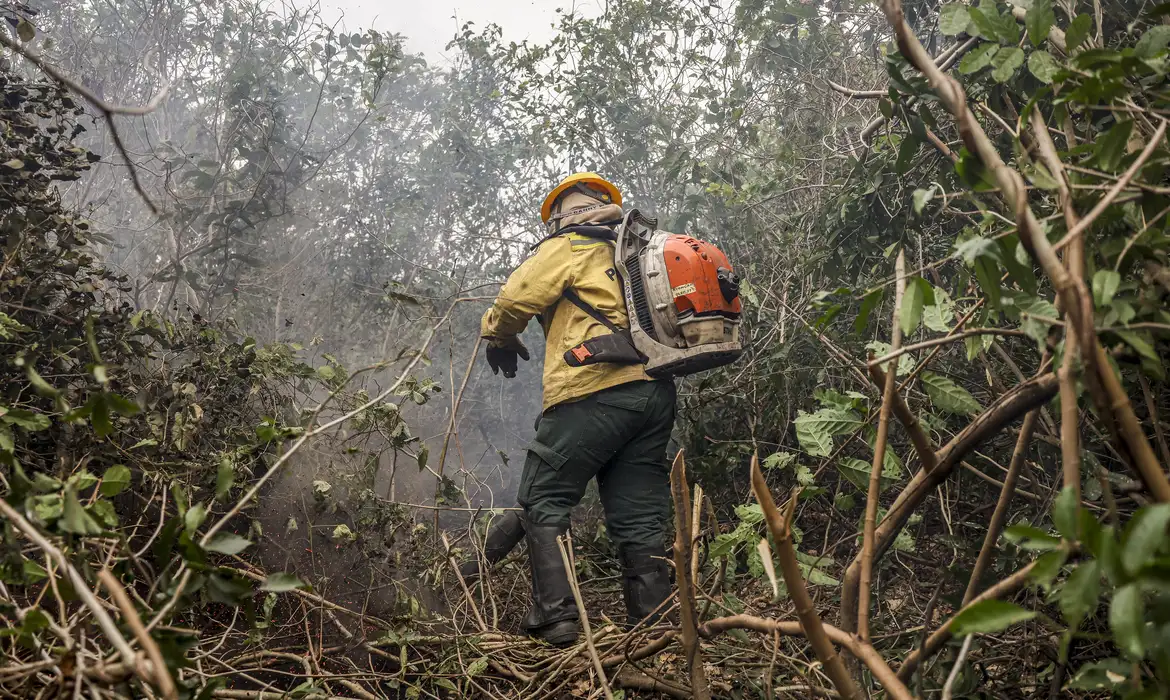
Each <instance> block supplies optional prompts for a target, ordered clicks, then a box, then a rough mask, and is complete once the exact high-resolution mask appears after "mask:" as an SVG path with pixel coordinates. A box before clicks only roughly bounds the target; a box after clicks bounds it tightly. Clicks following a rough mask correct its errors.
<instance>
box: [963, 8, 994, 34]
mask: <svg viewBox="0 0 1170 700" xmlns="http://www.w3.org/2000/svg"><path fill="white" fill-rule="evenodd" d="M967 14H968V15H969V16H970V17H971V24H972V26H973V28H974V29H975V31H976V32H977V33H978V34H979V36H981V37H983V38H984V39H987V40H988V41H999V28H998V24H999V23H998V22H997V21H996V20H997V19H998V18H999V13H998V12H997V11H996V9H995V8H994V7H991V8H990V9H989V10H988V8H987V6H986V5H984V6H983V7H978V8H975V7H972V8H969V9H968V10H967Z"/></svg>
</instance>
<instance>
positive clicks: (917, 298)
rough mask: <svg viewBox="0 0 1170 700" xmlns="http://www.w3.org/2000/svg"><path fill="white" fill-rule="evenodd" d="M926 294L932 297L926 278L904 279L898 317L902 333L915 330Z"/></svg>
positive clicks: (932, 293)
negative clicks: (900, 308) (904, 287)
mask: <svg viewBox="0 0 1170 700" xmlns="http://www.w3.org/2000/svg"><path fill="white" fill-rule="evenodd" d="M928 294H929V295H930V297H931V298H932V299H933V297H934V290H933V289H931V286H930V283H929V282H927V281H926V280H924V279H922V278H921V277H911V278H910V279H908V280H906V293H905V294H903V295H902V310H901V312H900V316H899V319H898V321H899V324H900V325H901V326H902V332H903V333H904V334H906V335H910V334H911V333H913V332H914V331H915V330H917V328H918V324H919V323H920V322H921V321H922V307H923V305H924V304H925V303H926V297H927V295H928Z"/></svg>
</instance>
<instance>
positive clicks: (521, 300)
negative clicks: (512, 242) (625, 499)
mask: <svg viewBox="0 0 1170 700" xmlns="http://www.w3.org/2000/svg"><path fill="white" fill-rule="evenodd" d="M619 217H621V208H620V207H618V206H617V205H608V206H605V207H601V208H600V209H596V210H593V211H590V212H588V213H586V214H581V215H578V216H572V217H567V218H566V219H564V220H563V222H562V223H561V225H562V226H567V225H570V224H575V223H590V222H598V221H609V220H612V219H616V218H619ZM577 219H580V220H577ZM569 287H572V288H573V289H574V290H575V291H576V292H577V294H578V295H579V296H580V297H581V299H582V300H584V301H586V302H588V303H589V304H591V305H593V307H594V308H596V309H598V310H599V311H601V313H603V314H605V316H606V318H608V319H609V320H610V321H612V322H613V323H614V324H615V325H617V326H619V327H621V328H628V327H629V320H628V318H627V317H626V304H625V300H624V298H623V295H622V289H621V285H619V284H618V282H617V272H616V271H615V269H614V265H613V243H610V242H609V241H604V240H598V239H595V238H588V237H585V236H582V235H580V234H576V233H569V234H566V235H562V236H557V237H556V238H551V239H549V240H547V241H545V242H543V243H541V244H540V247H538V248H537V249H536V252H535V253H534V254H533V255H532V257H530V258H528V259H527V260H525V261H524V262H523V263H522V264H521V265H520V267H518V268H516V271H515V272H513V273H512V275H511V276H510V277H508V281H507V282H505V283H504V286H503V288H502V289H500V293H499V295H498V296H497V297H496V300H495V302H493V303H492V306H491V308H490V309H488V310H487V313H485V314H484V316H483V322H482V323H481V326H480V335H482V336H483V337H484V339H486V340H488V341H489V342H490V343H492V344H493V345H497V346H507V345H508V344H510V343H515V342H516V340H517V336H518V335H519V334H520V333H521V332H522V331H523V330H524V328H525V326H527V325H528V321H529V320H530V319H532V318H533V317H534V316H537V315H539V316H540V317H541V322H542V325H543V327H544V336H545V343H544V409H545V410H547V409H548V408H550V407H551V406H555V405H557V404H559V403H565V402H567V401H576V400H577V399H582V398H584V397H586V396H588V395H590V394H593V393H595V392H597V391H600V390H602V389H607V388H609V387H611V386H617V385H618V384H625V383H627V382H635V381H642V380H649V379H650V376H649V375H647V374H646V372H645V371H644V370H643V369H642V366H641V365H618V364H613V363H604V362H602V363H598V364H594V365H585V366H583V367H570V366H569V365H568V364H567V363H566V362H565V359H564V354H565V351H566V350H568V349H569V348H572V347H575V346H576V345H578V344H580V343H582V342H584V341H586V340H588V339H590V338H595V337H597V336H599V335H605V334H606V333H609V329H607V328H606V327H605V326H603V325H602V324H600V323H598V322H597V321H595V320H594V319H592V318H590V316H589V315H588V314H586V313H585V312H584V311H582V310H581V309H579V308H577V307H576V306H574V305H573V303H572V302H570V301H568V300H567V299H565V298H564V297H563V296H562V294H563V293H564V291H565V289H567V288H569Z"/></svg>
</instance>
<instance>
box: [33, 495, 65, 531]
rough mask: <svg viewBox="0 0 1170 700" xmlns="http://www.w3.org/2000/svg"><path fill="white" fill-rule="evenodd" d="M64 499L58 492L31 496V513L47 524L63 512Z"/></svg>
mask: <svg viewBox="0 0 1170 700" xmlns="http://www.w3.org/2000/svg"><path fill="white" fill-rule="evenodd" d="M64 505H65V504H64V501H63V499H62V498H61V494H59V493H50V494H42V495H39V496H33V499H32V508H31V510H32V514H33V516H35V517H36V519H37V520H39V521H41V522H42V523H44V524H46V525H48V524H49V523H51V522H53V521H54V520H57V519H58V518H60V517H61V515H62V513H64Z"/></svg>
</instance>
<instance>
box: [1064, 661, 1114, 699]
mask: <svg viewBox="0 0 1170 700" xmlns="http://www.w3.org/2000/svg"><path fill="white" fill-rule="evenodd" d="M1129 673H1130V663H1129V662H1126V661H1124V660H1122V659H1118V658H1116V657H1112V658H1108V659H1102V660H1101V661H1094V662H1093V663H1088V664H1085V665H1084V666H1081V670H1080V671H1077V675H1076V676H1074V677H1073V679H1072V681H1070V682H1069V684H1068V685H1067V686H1065V687H1066V689H1067V690H1089V691H1093V690H1105V691H1107V692H1108V694H1109V695H1110V696H1113V690H1114V689H1116V688H1117V687H1119V686H1120V685H1121V684H1122V683H1124V682H1125V681H1126V679H1128V678H1129ZM1127 700H1130V699H1129V698H1127Z"/></svg>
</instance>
